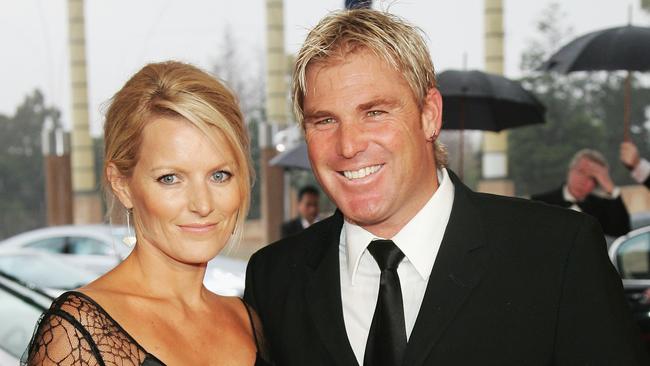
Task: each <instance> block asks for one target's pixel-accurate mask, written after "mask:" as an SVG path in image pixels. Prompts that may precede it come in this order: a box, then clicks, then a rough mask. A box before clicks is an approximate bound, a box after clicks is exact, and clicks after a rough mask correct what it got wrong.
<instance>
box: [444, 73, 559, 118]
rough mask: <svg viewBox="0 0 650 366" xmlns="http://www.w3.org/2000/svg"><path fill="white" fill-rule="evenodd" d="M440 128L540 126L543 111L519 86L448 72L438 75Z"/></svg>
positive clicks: (494, 77) (489, 77)
mask: <svg viewBox="0 0 650 366" xmlns="http://www.w3.org/2000/svg"><path fill="white" fill-rule="evenodd" d="M438 89H439V90H440V93H441V94H442V100H443V109H442V110H443V113H442V119H443V124H442V127H443V128H444V129H453V130H464V129H469V130H484V131H501V130H505V129H508V128H513V127H518V126H524V125H529V124H536V123H543V122H544V113H545V111H546V108H545V107H544V105H542V103H540V102H539V100H537V98H536V97H535V96H534V95H533V94H531V93H530V92H528V91H527V90H526V89H524V88H523V87H522V86H521V84H519V83H518V82H516V81H513V80H510V79H508V78H505V77H503V76H500V75H495V74H489V73H486V72H482V71H476V70H471V71H459V70H448V71H445V72H442V73H441V74H440V75H438Z"/></svg>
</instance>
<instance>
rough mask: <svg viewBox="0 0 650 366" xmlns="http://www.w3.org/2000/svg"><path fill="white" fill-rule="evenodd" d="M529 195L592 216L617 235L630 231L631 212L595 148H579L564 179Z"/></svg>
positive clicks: (606, 165) (605, 231)
mask: <svg viewBox="0 0 650 366" xmlns="http://www.w3.org/2000/svg"><path fill="white" fill-rule="evenodd" d="M531 199H533V200H535V201H541V202H545V203H548V204H551V205H556V206H560V207H564V208H570V209H572V210H575V211H581V212H584V213H586V214H588V215H591V216H593V217H595V218H596V219H597V220H598V222H599V223H600V226H601V227H602V228H603V232H604V233H605V234H606V235H610V236H620V235H624V234H627V233H628V232H629V231H630V214H629V213H628V212H627V208H626V207H625V203H624V202H623V199H622V198H621V189H620V188H619V187H617V186H616V185H615V184H614V182H613V181H612V178H611V177H610V176H609V165H608V164H607V160H605V157H604V156H603V155H602V154H601V153H600V152H598V151H596V150H592V149H582V150H580V151H578V152H576V153H575V154H574V155H573V158H572V159H571V162H570V163H569V169H568V171H567V177H566V183H564V184H562V186H560V187H558V188H556V189H553V190H551V191H548V192H544V193H539V194H534V195H532V196H531Z"/></svg>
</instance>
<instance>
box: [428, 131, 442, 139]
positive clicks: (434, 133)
mask: <svg viewBox="0 0 650 366" xmlns="http://www.w3.org/2000/svg"><path fill="white" fill-rule="evenodd" d="M439 133H440V131H438V130H435V131H433V134H432V135H431V137H429V138H428V139H427V141H429V142H435V141H436V140H437V139H438V134H439Z"/></svg>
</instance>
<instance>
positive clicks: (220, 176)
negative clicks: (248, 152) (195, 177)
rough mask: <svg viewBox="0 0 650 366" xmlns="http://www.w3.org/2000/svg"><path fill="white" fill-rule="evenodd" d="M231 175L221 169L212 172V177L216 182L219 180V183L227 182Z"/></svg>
mask: <svg viewBox="0 0 650 366" xmlns="http://www.w3.org/2000/svg"><path fill="white" fill-rule="evenodd" d="M230 177H232V174H230V173H229V172H227V171H224V170H219V171H217V172H214V173H213V174H212V179H214V180H215V182H218V183H223V182H226V181H228V180H229V179H230Z"/></svg>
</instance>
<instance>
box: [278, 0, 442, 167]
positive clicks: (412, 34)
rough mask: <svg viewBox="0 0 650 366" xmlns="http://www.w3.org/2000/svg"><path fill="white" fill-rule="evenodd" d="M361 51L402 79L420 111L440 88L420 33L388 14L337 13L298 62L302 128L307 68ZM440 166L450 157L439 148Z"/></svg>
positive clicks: (296, 93)
mask: <svg viewBox="0 0 650 366" xmlns="http://www.w3.org/2000/svg"><path fill="white" fill-rule="evenodd" d="M358 50H368V51H371V52H373V53H374V54H375V55H377V56H378V57H380V58H382V59H384V61H386V63H387V64H388V65H390V66H392V67H393V68H395V70H397V71H398V72H399V73H400V74H402V75H403V76H404V79H406V82H407V83H408V85H409V87H410V89H411V91H412V92H413V95H414V96H415V98H416V101H417V103H418V105H419V106H420V107H422V105H423V103H424V100H425V98H426V96H427V93H428V92H429V90H430V89H431V88H435V87H436V77H435V71H434V68H433V62H432V61H431V56H430V55H429V50H428V48H427V46H426V43H425V41H424V38H423V37H422V31H421V30H420V29H419V28H417V27H416V26H414V25H412V24H409V23H407V22H406V21H405V20H403V19H401V18H399V17H397V16H395V15H392V14H389V13H387V12H382V11H377V10H372V9H354V10H342V11H336V12H333V13H331V14H329V15H328V16H326V17H325V18H323V19H322V20H321V21H320V22H319V23H318V24H317V25H316V27H314V28H313V29H312V30H311V31H310V32H309V34H308V35H307V38H306V39H305V42H304V43H303V45H302V48H301V49H300V51H299V52H298V55H297V56H296V62H295V65H294V70H293V79H292V84H291V92H292V97H293V112H294V114H295V116H296V119H297V120H298V122H299V123H300V124H301V125H302V123H303V118H304V116H303V109H302V108H303V102H304V97H305V91H306V89H307V86H306V74H307V68H308V67H309V66H310V65H313V64H316V63H327V62H328V61H332V60H336V59H340V58H342V57H344V56H345V55H347V54H350V53H354V52H357V51H358ZM435 156H436V162H437V164H438V166H445V165H446V163H447V151H446V149H445V148H444V146H442V145H441V144H440V143H438V142H436V143H435Z"/></svg>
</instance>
